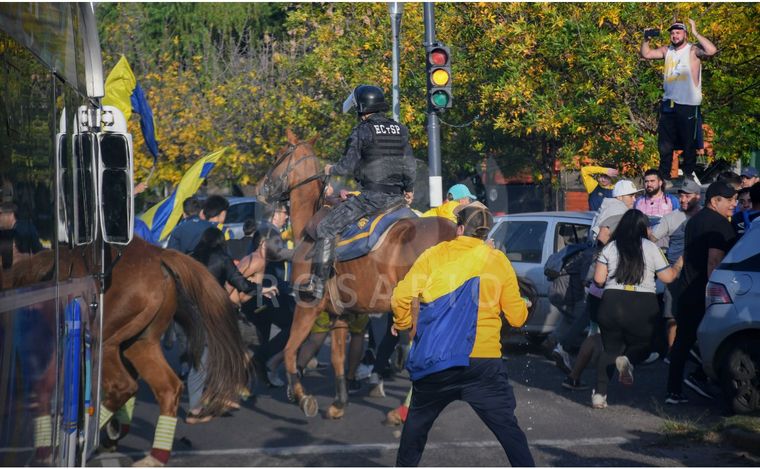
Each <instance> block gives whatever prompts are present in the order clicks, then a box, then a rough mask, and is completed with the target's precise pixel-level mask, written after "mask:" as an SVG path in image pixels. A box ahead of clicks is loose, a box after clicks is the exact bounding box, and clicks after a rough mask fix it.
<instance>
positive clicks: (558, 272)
mask: <svg viewBox="0 0 760 469" xmlns="http://www.w3.org/2000/svg"><path fill="white" fill-rule="evenodd" d="M593 252H594V248H593V246H591V245H590V244H587V243H577V244H569V245H567V246H566V247H565V248H563V249H561V250H560V251H557V252H556V253H554V254H552V255H551V256H549V259H547V261H546V265H545V266H544V275H545V276H546V278H547V279H549V280H551V283H550V285H549V294H548V297H549V303H551V304H552V305H554V306H555V307H557V308H558V309H560V310H563V309H566V308H568V307H571V306H572V305H573V304H575V303H576V302H578V301H581V300H582V299H583V295H584V294H585V290H584V288H583V283H584V280H585V278H586V272H587V271H588V266H589V265H590V262H589V261H590V260H591V259H593Z"/></svg>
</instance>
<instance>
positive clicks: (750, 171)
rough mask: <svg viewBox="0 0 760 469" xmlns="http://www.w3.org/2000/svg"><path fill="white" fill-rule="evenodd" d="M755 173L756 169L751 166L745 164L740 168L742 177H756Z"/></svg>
mask: <svg viewBox="0 0 760 469" xmlns="http://www.w3.org/2000/svg"><path fill="white" fill-rule="evenodd" d="M757 174H758V173H757V169H755V168H753V167H752V166H747V167H746V168H744V169H743V170H742V177H743V178H756V177H757Z"/></svg>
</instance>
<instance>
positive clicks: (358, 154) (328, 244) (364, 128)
mask: <svg viewBox="0 0 760 469" xmlns="http://www.w3.org/2000/svg"><path fill="white" fill-rule="evenodd" d="M354 107H356V113H357V116H358V118H359V124H358V125H357V126H356V127H354V129H353V130H352V131H351V135H349V137H348V140H347V141H346V150H345V153H344V155H343V157H342V158H341V159H340V161H338V163H336V164H335V165H334V166H333V165H327V166H325V174H327V175H333V174H335V175H339V176H354V178H355V179H356V181H357V182H358V183H359V185H360V186H361V193H360V194H359V195H357V196H355V197H350V198H349V199H348V200H346V201H345V202H343V203H341V204H340V205H338V206H337V207H335V208H334V209H333V210H332V211H331V212H330V213H329V214H328V215H327V216H326V217H325V218H324V219H322V221H321V222H320V223H319V224H318V225H317V230H316V234H317V240H316V244H315V246H314V258H313V264H312V276H311V279H310V280H309V281H308V282H307V283H306V284H301V285H297V286H296V287H295V288H296V289H297V290H299V291H301V292H304V293H309V294H310V295H311V296H313V297H314V298H317V299H318V298H322V297H323V296H324V289H325V282H326V281H327V279H328V278H329V276H330V270H331V269H332V264H333V250H334V247H335V238H336V237H337V236H338V235H339V234H340V233H341V232H342V231H343V229H344V228H345V227H347V226H348V225H350V224H351V223H355V222H357V221H358V220H360V219H361V218H363V217H366V216H368V215H374V214H377V213H381V212H383V211H385V210H387V209H389V208H391V207H394V206H401V205H404V203H405V200H404V194H405V193H406V192H412V191H413V190H414V178H415V174H416V164H415V161H414V156H413V154H412V148H411V146H410V145H409V130H408V129H407V128H406V127H405V126H404V125H402V124H399V123H398V122H396V121H394V120H392V119H389V118H388V117H386V116H385V115H384V114H382V113H383V112H385V111H387V110H388V103H386V102H385V96H384V95H383V90H381V89H380V88H378V87H377V86H371V85H361V86H357V87H356V88H355V89H354V90H353V91H352V92H351V94H350V95H349V96H348V98H346V101H345V102H344V103H343V112H344V113H347V112H349V111H350V110H351V109H352V108H354Z"/></svg>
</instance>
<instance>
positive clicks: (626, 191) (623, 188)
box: [612, 179, 642, 197]
mask: <svg viewBox="0 0 760 469" xmlns="http://www.w3.org/2000/svg"><path fill="white" fill-rule="evenodd" d="M641 191H642V189H636V186H634V185H633V183H632V182H631V181H629V180H628V179H621V180H619V181H618V182H616V183H615V188H614V189H612V197H620V196H623V195H631V194H636V193H637V192H641Z"/></svg>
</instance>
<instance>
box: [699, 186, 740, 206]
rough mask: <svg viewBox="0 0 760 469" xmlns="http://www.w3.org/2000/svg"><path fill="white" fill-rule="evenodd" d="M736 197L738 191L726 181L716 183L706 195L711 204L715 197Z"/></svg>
mask: <svg viewBox="0 0 760 469" xmlns="http://www.w3.org/2000/svg"><path fill="white" fill-rule="evenodd" d="M735 195H736V189H734V187H733V186H732V185H730V184H729V183H727V182H726V181H715V182H714V183H712V184H710V187H708V188H707V193H706V194H705V199H707V201H708V202H709V201H710V200H711V199H712V198H713V197H718V196H720V197H724V198H726V199H730V198H731V197H733V196H735Z"/></svg>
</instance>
